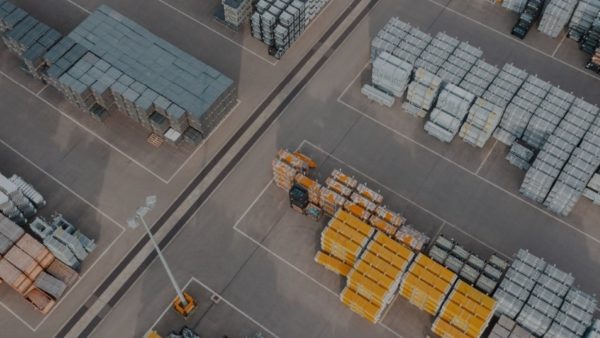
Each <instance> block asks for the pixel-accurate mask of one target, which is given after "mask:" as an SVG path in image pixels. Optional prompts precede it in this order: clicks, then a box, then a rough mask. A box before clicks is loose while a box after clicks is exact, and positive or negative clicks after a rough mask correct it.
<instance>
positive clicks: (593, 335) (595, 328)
mask: <svg viewBox="0 0 600 338" xmlns="http://www.w3.org/2000/svg"><path fill="white" fill-rule="evenodd" d="M584 338H600V319H596V320H595V321H594V324H592V326H590V328H589V329H588V330H587V332H586V333H585V335H584Z"/></svg>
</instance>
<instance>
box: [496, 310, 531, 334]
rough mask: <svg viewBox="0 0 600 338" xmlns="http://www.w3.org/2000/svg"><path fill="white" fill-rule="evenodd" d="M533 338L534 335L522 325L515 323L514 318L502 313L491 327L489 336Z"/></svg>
mask: <svg viewBox="0 0 600 338" xmlns="http://www.w3.org/2000/svg"><path fill="white" fill-rule="evenodd" d="M507 337H511V338H534V336H533V335H532V334H531V333H529V332H528V331H527V330H525V329H524V328H523V327H522V326H520V325H518V324H517V323H515V321H514V320H512V319H510V318H508V317H506V316H504V315H502V316H500V318H499V319H498V321H497V322H496V325H494V327H493V328H492V332H490V336H489V338H507Z"/></svg>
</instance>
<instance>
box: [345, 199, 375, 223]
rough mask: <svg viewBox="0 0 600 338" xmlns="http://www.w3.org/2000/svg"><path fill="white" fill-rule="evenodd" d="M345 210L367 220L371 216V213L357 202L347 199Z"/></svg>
mask: <svg viewBox="0 0 600 338" xmlns="http://www.w3.org/2000/svg"><path fill="white" fill-rule="evenodd" d="M344 210H345V211H347V212H349V213H350V214H352V215H354V216H355V217H357V218H359V219H360V220H362V221H366V220H368V219H369V217H371V213H369V211H368V210H366V209H365V208H363V207H362V206H360V205H359V204H356V203H354V202H350V201H346V202H344Z"/></svg>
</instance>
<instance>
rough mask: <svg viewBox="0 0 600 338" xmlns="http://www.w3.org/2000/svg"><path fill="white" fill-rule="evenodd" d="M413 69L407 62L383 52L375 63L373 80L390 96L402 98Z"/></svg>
mask: <svg viewBox="0 0 600 338" xmlns="http://www.w3.org/2000/svg"><path fill="white" fill-rule="evenodd" d="M412 68H413V67H412V65H411V64H409V63H407V62H406V61H403V60H401V59H399V58H398V57H395V56H393V55H392V54H390V53H388V52H382V53H380V54H379V56H377V58H376V59H375V61H373V72H372V77H371V80H372V82H373V85H374V86H375V87H377V88H378V89H380V90H382V91H384V92H386V93H388V94H389V95H392V96H395V97H402V96H403V95H404V91H406V87H407V86H408V82H409V80H410V76H411V74H412Z"/></svg>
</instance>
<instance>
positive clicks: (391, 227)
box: [369, 205, 406, 242]
mask: <svg viewBox="0 0 600 338" xmlns="http://www.w3.org/2000/svg"><path fill="white" fill-rule="evenodd" d="M405 223H406V218H404V217H402V216H401V215H400V214H399V213H397V212H393V211H391V210H388V209H387V208H386V207H383V206H381V205H378V206H377V208H375V211H374V212H373V215H371V217H370V218H369V224H371V225H372V226H373V227H375V228H377V229H378V230H379V231H382V232H383V233H385V234H386V235H388V236H394V235H396V234H397V232H398V230H399V228H400V227H402V226H403V225H404V224H405ZM401 242H402V241H401Z"/></svg>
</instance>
